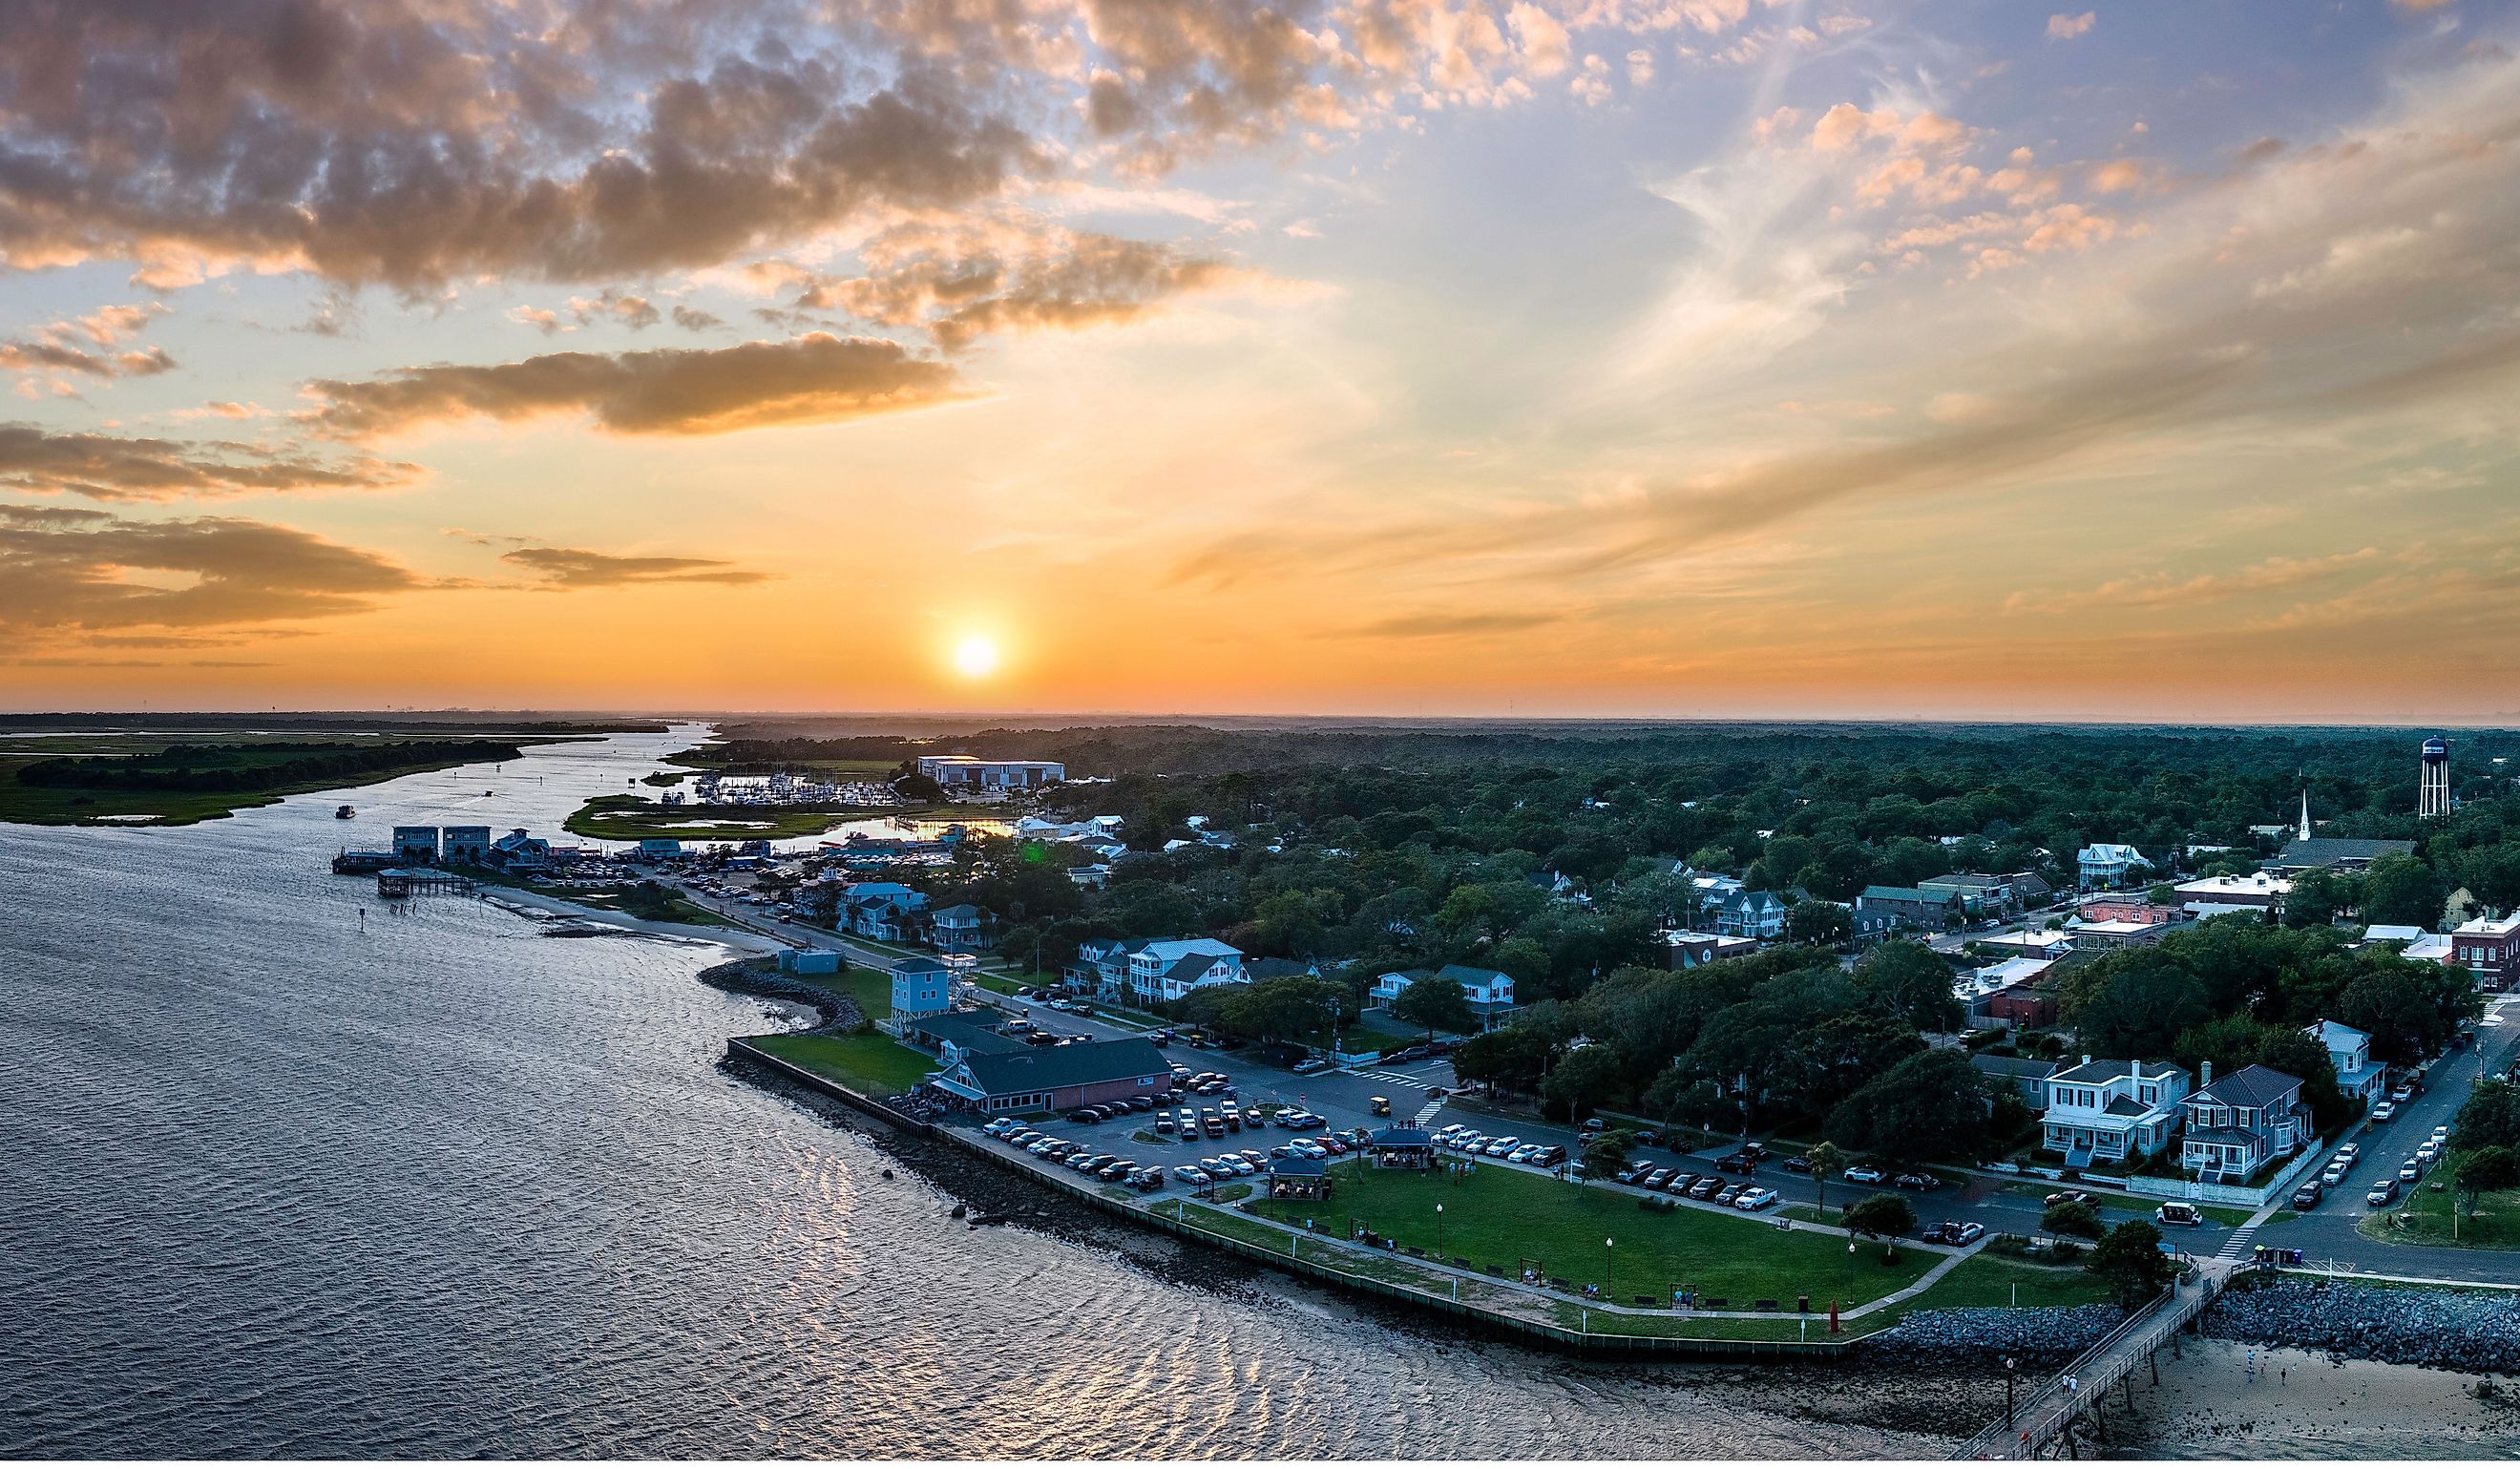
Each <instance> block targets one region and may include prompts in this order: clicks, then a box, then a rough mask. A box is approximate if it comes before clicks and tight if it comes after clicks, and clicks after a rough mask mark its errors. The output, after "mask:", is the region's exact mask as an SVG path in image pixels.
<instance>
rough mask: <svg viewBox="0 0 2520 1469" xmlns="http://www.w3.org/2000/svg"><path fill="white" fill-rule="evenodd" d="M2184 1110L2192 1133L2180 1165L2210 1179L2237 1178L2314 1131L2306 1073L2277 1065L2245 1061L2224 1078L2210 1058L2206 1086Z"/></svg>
mask: <svg viewBox="0 0 2520 1469" xmlns="http://www.w3.org/2000/svg"><path fill="white" fill-rule="evenodd" d="M2183 1110H2184V1111H2185V1113H2186V1114H2187V1115H2186V1123H2187V1135H2186V1137H2185V1139H2184V1140H2183V1141H2182V1142H2181V1144H2180V1148H2179V1166H2180V1168H2181V1169H2182V1170H2183V1171H2185V1172H2187V1173H2191V1174H2195V1175H2197V1177H2198V1179H2199V1180H2200V1181H2202V1182H2207V1183H2218V1182H2224V1181H2227V1180H2228V1181H2229V1182H2234V1183H2236V1182H2238V1181H2240V1180H2243V1179H2246V1178H2247V1177H2248V1176H2249V1175H2251V1174H2253V1173H2255V1172H2257V1171H2258V1169H2259V1168H2261V1167H2263V1166H2264V1165H2265V1164H2266V1163H2267V1162H2268V1161H2269V1160H2270V1159H2273V1158H2280V1157H2282V1156H2283V1155H2284V1154H2286V1153H2289V1152H2292V1151H2293V1150H2294V1149H2296V1148H2298V1147H2300V1146H2301V1145H2302V1144H2303V1143H2304V1142H2305V1141H2307V1140H2309V1138H2310V1137H2311V1135H2312V1133H2311V1126H2310V1109H2309V1108H2307V1107H2304V1106H2303V1105H2302V1104H2301V1078H2299V1077H2297V1076H2286V1075H2284V1074H2283V1073H2282V1072H2280V1071H2277V1070H2275V1069H2274V1068H2273V1067H2272V1066H2243V1067H2241V1068H2240V1069H2239V1070H2237V1071H2235V1072H2233V1073H2231V1074H2230V1075H2229V1076H2227V1077H2225V1078H2224V1079H2223V1080H2221V1081H2219V1082H2218V1081H2216V1080H2214V1064H2213V1063H2212V1062H2211V1061H2208V1062H2207V1063H2206V1064H2205V1085H2204V1086H2202V1087H2199V1088H2197V1089H2196V1091H2195V1093H2194V1094H2193V1095H2191V1096H2189V1097H2188V1098H2187V1100H2186V1102H2185V1103H2184V1104H2183Z"/></svg>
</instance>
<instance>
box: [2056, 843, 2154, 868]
mask: <svg viewBox="0 0 2520 1469" xmlns="http://www.w3.org/2000/svg"><path fill="white" fill-rule="evenodd" d="M2075 860H2076V861H2077V862H2125V863H2137V862H2143V861H2144V856H2143V854H2142V853H2141V852H2139V851H2138V850H2136V849H2135V848H2133V847H2130V846H2128V845H2127V844H2126V843H2124V842H2093V843H2092V844H2091V845H2090V846H2088V847H2085V848H2084V849H2083V850H2082V851H2080V852H2078V853H2076V854H2075ZM2144 865H2145V866H2147V867H2149V866H2151V864H2149V863H2145V864H2144Z"/></svg>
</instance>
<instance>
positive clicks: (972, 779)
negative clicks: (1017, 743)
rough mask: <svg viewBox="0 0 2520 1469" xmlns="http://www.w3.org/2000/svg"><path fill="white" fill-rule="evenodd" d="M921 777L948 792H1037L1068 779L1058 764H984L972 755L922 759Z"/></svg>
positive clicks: (1009, 761) (1018, 762) (1044, 761)
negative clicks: (1054, 782)
mask: <svg viewBox="0 0 2520 1469" xmlns="http://www.w3.org/2000/svg"><path fill="white" fill-rule="evenodd" d="M919 773H920V774H921V775H922V776H925V777H926V778H927V779H930V780H933V781H935V782H936V783H937V784H939V785H942V786H944V787H945V788H946V789H947V790H1038V789H1040V788H1041V787H1042V786H1045V785H1048V784H1050V783H1051V782H1053V781H1055V780H1064V779H1067V767H1066V766H1064V765H1061V764H1060V763H1058V762H1057V761H1056V760H982V759H979V758H977V757H975V756H971V755H922V756H920V757H919Z"/></svg>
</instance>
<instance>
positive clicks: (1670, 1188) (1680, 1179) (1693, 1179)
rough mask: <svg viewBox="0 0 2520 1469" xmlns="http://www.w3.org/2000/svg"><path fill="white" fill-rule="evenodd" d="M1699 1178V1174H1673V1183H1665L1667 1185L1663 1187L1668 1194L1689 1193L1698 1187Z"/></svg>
mask: <svg viewBox="0 0 2520 1469" xmlns="http://www.w3.org/2000/svg"><path fill="white" fill-rule="evenodd" d="M1699 1177H1700V1176H1699V1175H1697V1174H1692V1173H1677V1174H1673V1175H1672V1176H1671V1181H1670V1182H1668V1183H1665V1184H1664V1185H1662V1186H1663V1188H1664V1190H1665V1191H1666V1192H1670V1193H1687V1192H1688V1191H1689V1190H1690V1189H1691V1188H1694V1187H1696V1186H1697V1180H1698V1179H1699Z"/></svg>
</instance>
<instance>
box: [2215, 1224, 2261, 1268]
mask: <svg viewBox="0 0 2520 1469" xmlns="http://www.w3.org/2000/svg"><path fill="white" fill-rule="evenodd" d="M2257 1233H2258V1226H2257V1225H2255V1224H2242V1225H2241V1226H2240V1227H2239V1228H2237V1229H2234V1230H2232V1231H2231V1237H2230V1238H2228V1239H2227V1240H2225V1241H2223V1248H2222V1249H2221V1250H2219V1251H2217V1252H2215V1258H2216V1259H2218V1260H2239V1259H2242V1258H2244V1257H2245V1256H2247V1254H2248V1253H2249V1241H2250V1240H2252V1239H2254V1238H2256V1237H2257Z"/></svg>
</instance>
